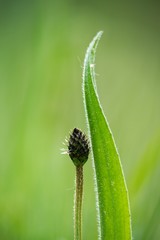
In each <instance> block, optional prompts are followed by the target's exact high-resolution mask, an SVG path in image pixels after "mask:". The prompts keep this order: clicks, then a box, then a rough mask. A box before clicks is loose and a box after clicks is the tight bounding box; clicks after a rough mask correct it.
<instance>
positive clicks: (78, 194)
mask: <svg viewBox="0 0 160 240" xmlns="http://www.w3.org/2000/svg"><path fill="white" fill-rule="evenodd" d="M82 196H83V166H76V189H75V199H74V240H81V239H82Z"/></svg>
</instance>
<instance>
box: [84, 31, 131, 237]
mask: <svg viewBox="0 0 160 240" xmlns="http://www.w3.org/2000/svg"><path fill="white" fill-rule="evenodd" d="M101 35H102V32H99V33H98V34H97V35H96V36H95V38H94V39H93V41H92V42H91V43H90V45H89V48H88V50H87V52H86V56H85V61H84V71H83V94H84V105H85V110H86V116H87V122H88V125H89V132H90V139H91V145H92V152H93V160H94V161H93V166H94V174H95V179H96V195H97V208H98V224H99V239H103V240H104V239H117V240H122V239H123V240H125V239H127V240H129V239H131V238H132V236H131V235H132V233H131V219H130V208H129V201H128V192H127V188H126V184H125V180H124V176H123V171H122V167H121V163H120V159H119V156H118V153H117V149H116V146H115V143H114V140H113V136H112V133H111V130H110V128H109V125H108V123H107V121H106V118H105V116H104V113H103V111H102V108H101V105H100V102H99V99H98V94H97V90H96V83H95V72H94V63H95V53H96V47H97V45H98V42H99V39H100V37H101Z"/></svg>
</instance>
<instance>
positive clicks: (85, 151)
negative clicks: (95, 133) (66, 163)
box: [68, 128, 90, 166]
mask: <svg viewBox="0 0 160 240" xmlns="http://www.w3.org/2000/svg"><path fill="white" fill-rule="evenodd" d="M89 150H90V149H89V142H88V139H87V137H86V135H85V134H84V133H82V131H81V130H79V129H77V128H74V130H73V132H72V133H71V135H70V138H69V141H68V153H69V156H70V158H71V159H72V161H73V163H74V164H75V166H83V165H84V163H85V162H86V161H87V159H88V155H89Z"/></svg>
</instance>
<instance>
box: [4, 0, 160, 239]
mask: <svg viewBox="0 0 160 240" xmlns="http://www.w3.org/2000/svg"><path fill="white" fill-rule="evenodd" d="M159 10H160V3H159V1H138V0H137V1H118V0H117V1H111V0H110V1H99V2H98V1H84V0H82V1H73V0H66V1H65V0H62V1H48V0H46V1H42V0H33V1H31V0H29V1H20V0H19V1H18V0H14V1H9V0H6V1H5V0H1V1H0V136H1V137H0V240H51V239H55V240H68V239H69V240H70V239H73V211H72V210H73V194H74V174H75V172H74V170H75V169H74V166H73V164H72V163H71V161H70V159H69V157H68V156H64V155H61V154H60V149H61V148H62V147H63V145H62V142H63V141H64V139H65V137H66V136H67V135H68V133H69V131H70V130H71V129H73V128H74V127H79V128H81V129H83V130H84V131H87V129H86V122H85V114H84V109H83V100H82V91H81V84H82V80H81V76H82V66H83V59H84V54H85V51H86V48H87V46H88V44H89V42H90V41H91V40H92V38H93V36H94V35H95V34H96V33H97V32H98V31H99V30H104V35H103V37H102V40H101V42H100V44H99V48H98V51H97V58H96V62H97V64H96V73H97V85H98V92H99V96H100V100H101V103H102V106H103V109H104V112H105V113H106V116H107V118H108V120H109V123H110V126H111V129H112V132H113V134H114V138H115V141H116V144H117V147H118V150H119V153H120V156H121V160H122V165H123V169H124V173H125V176H126V181H127V185H128V190H129V196H130V202H131V211H132V224H133V237H134V239H138V240H140V239H145V240H146V239H153V240H154V239H155V240H157V239H160V188H159V181H160V178H159V176H160V124H159V123H160V14H159ZM84 184H85V186H84V191H85V193H84V205H83V234H84V239H86V240H90V239H95V240H96V239H97V227H96V204H95V194H94V184H93V172H92V160H91V159H90V160H89V161H88V163H87V164H86V166H85V183H84Z"/></svg>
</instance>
